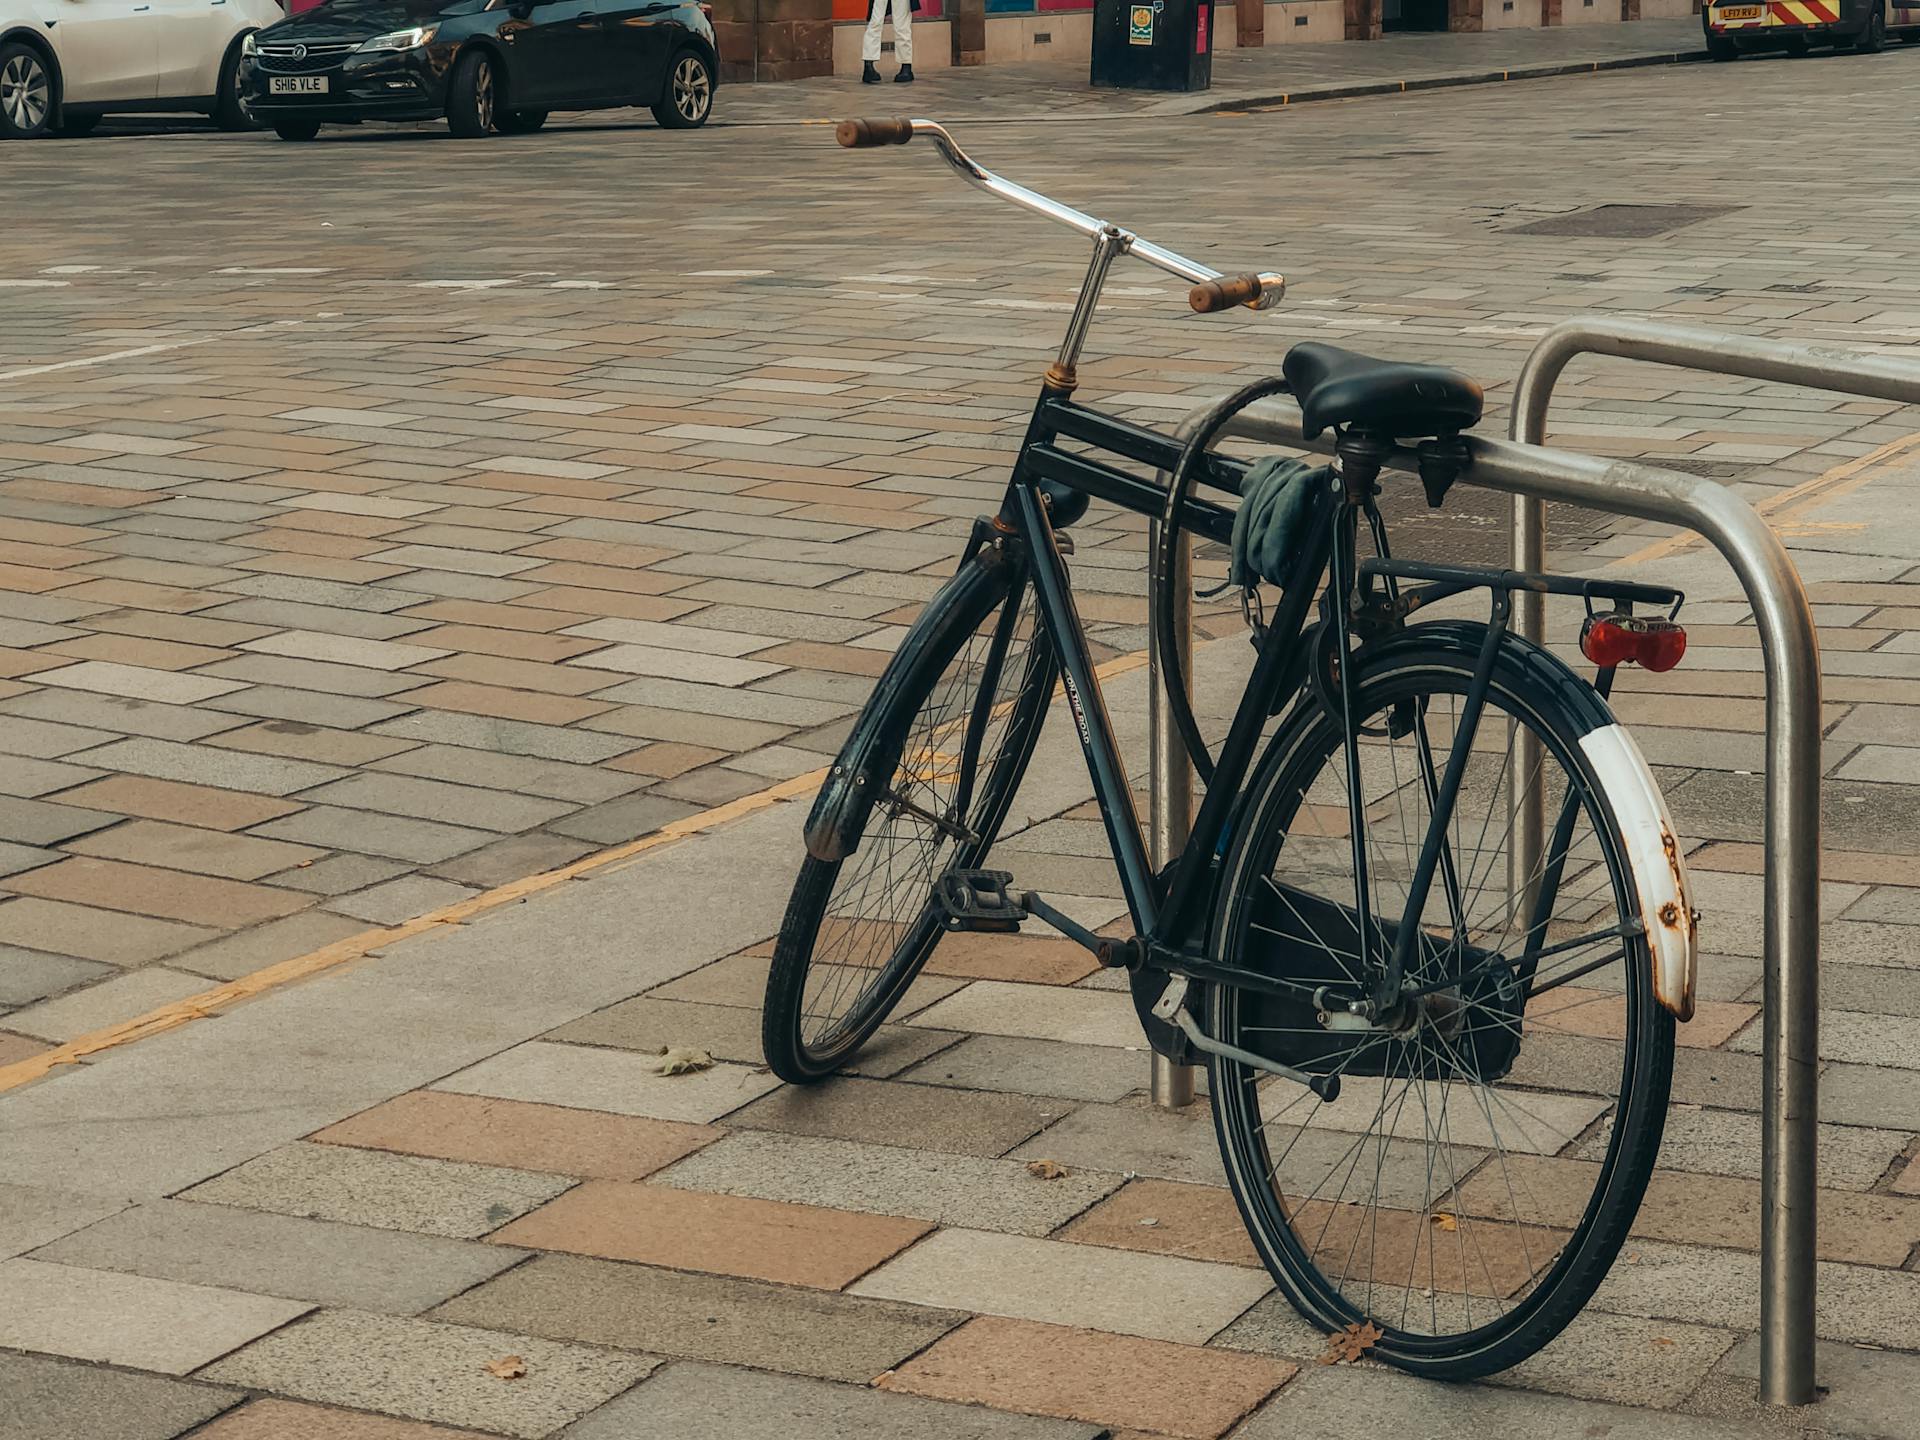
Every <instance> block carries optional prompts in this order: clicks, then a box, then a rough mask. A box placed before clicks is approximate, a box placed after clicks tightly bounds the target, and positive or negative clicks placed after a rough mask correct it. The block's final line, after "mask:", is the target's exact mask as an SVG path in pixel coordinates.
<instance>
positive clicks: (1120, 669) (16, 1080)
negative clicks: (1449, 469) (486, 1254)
mask: <svg viewBox="0 0 1920 1440" xmlns="http://www.w3.org/2000/svg"><path fill="white" fill-rule="evenodd" d="M1146 663H1147V652H1146V651H1144V650H1139V651H1135V652H1134V653H1133V654H1130V655H1119V656H1115V657H1114V658H1113V659H1111V660H1108V661H1106V662H1105V663H1104V664H1101V665H1099V666H1096V667H1095V669H1094V674H1095V675H1097V676H1098V677H1099V678H1100V679H1102V680H1107V679H1111V678H1112V677H1113V676H1116V675H1124V674H1125V673H1126V672H1128V671H1129V670H1137V669H1139V668H1140V667H1141V666H1143V665H1145V664H1146ZM826 774H827V772H826V768H825V767H824V766H823V767H822V768H820V769H818V770H813V771H809V772H808V773H807V774H805V775H796V776H795V777H794V778H793V779H791V780H782V781H781V782H780V783H779V784H777V785H770V786H768V787H767V788H766V789H765V790H759V791H756V792H754V793H753V794H751V795H743V796H741V797H740V798H739V799H738V800H731V801H728V802H727V803H726V804H725V805H718V806H715V807H714V808H713V809H711V810H703V811H701V812H700V813H699V814H697V815H688V816H686V817H684V818H682V819H679V820H675V821H672V822H671V823H669V824H666V825H663V826H661V827H660V828H659V829H658V830H656V831H654V832H653V833H652V834H651V835H644V836H642V837H641V838H640V839H638V840H630V841H628V842H627V843H626V844H624V845H616V846H614V847H613V848H611V849H608V850H601V851H599V852H597V853H596V854H593V855H588V856H586V857H584V858H582V859H579V860H576V861H574V862H573V863H572V864H570V865H563V866H561V867H560V868H559V869H558V870H548V871H546V872H544V873H543V874H539V875H529V876H527V877H526V878H525V879H521V880H513V881H509V882H508V883H507V884H505V885H498V886H495V887H494V888H493V889H491V890H486V891H482V892H481V893H480V894H478V895H471V896H468V897H467V898H466V899H465V900H461V901H458V902H456V903H455V904H452V905H444V906H442V907H441V908H440V909H438V910H430V911H428V912H427V913H426V914H424V915H419V916H416V917H414V918H413V919H411V920H408V921H406V922H405V923H404V924H400V925H393V926H388V927H385V928H382V929H378V930H365V931H362V932H361V933H360V934H358V935H349V936H347V937H346V938H345V939H344V940H336V941H334V942H333V944H331V945H324V946H322V947H321V948H320V949H318V950H313V951H310V952H308V953H307V954H305V955H296V956H294V957H293V958H292V959H291V960H282V961H280V962H279V963H278V964H274V965H268V966H266V967H265V968H264V969H260V970H255V971H253V972H252V973H250V974H247V975H242V976H241V977H240V978H239V979H237V980H229V981H228V982H227V983H226V984H224V985H216V986H215V987H214V988H212V989H211V990H202V991H201V992H200V993H199V994H197V995H189V996H187V997H186V998H185V999H183V1000H176V1001H174V1002H173V1003H171V1004H168V1005H162V1006H161V1007H160V1008H159V1009H157V1010H149V1011H147V1013H146V1014H144V1015H136V1016H135V1017H134V1018H133V1019H131V1020H122V1021H120V1022H119V1023H118V1024H114V1025H108V1026H106V1027H105V1028H103V1029H100V1030H93V1031H89V1032H88V1033H87V1034H85V1035H81V1036H79V1037H77V1038H76V1039H73V1040H69V1041H68V1042H67V1043H66V1044H64V1045H61V1046H59V1047H57V1048H56V1049H52V1050H47V1051H43V1052H42V1053H41V1054H38V1055H32V1056H29V1057H28V1058H27V1059H25V1060H16V1061H15V1062H14V1063H13V1064H11V1065H0V1094H4V1093H5V1092H6V1091H8V1090H14V1089H18V1088H19V1087H20V1086H22V1085H26V1084H30V1083H31V1082H33V1081H35V1080H38V1079H40V1078H41V1077H42V1076H44V1075H46V1074H48V1073H49V1072H51V1071H53V1070H55V1069H57V1068H59V1067H60V1066H62V1065H77V1064H79V1063H80V1062H81V1061H82V1060H83V1059H85V1058H86V1057H87V1056H89V1055H97V1054H99V1053H100V1052H101V1051H103V1050H113V1049H117V1048H118V1047H120V1046H122V1045H131V1044H133V1043H134V1042H135V1041H136V1040H144V1039H146V1038H147V1037H148V1036H150V1035H160V1034H164V1033H165V1032H167V1031H168V1030H175V1029H178V1028H179V1027H180V1026H182V1025H186V1024H189V1023H191V1022H192V1021H195V1020H207V1019H211V1018H213V1017H214V1016H216V1015H219V1014H222V1013H223V1012H225V1011H226V1010H228V1009H230V1008H232V1007H233V1006H235V1005H238V1004H240V1003H241V1002H242V1001H246V1000H252V999H256V998H257V997H259V996H261V995H265V994H267V993H269V992H271V991H274V990H278V989H280V988H282V987H283V986H286V985H291V984H293V983H294V982H295V981H299V980H306V979H309V978H310V977H312V976H314V975H318V974H321V973H322V972H323V971H327V970H333V969H336V968H338V967H339V966H341V965H345V964H347V963H348V962H349V961H353V960H360V959H363V958H365V957H366V956H367V954H368V953H369V952H371V951H374V950H379V949H383V948H385V947H386V946H389V945H394V944H397V943H398V942H400V941H402V940H406V939H409V938H411V937H412V936H415V935H421V934H424V933H426V932H427V931H429V930H434V929H438V928H439V927H441V926H443V925H460V924H464V923H465V922H467V921H468V920H471V919H473V918H474V917H475V916H478V915H483V914H485V913H486V912H487V911H489V910H495V909H498V908H499V907H500V906H502V905H510V904H513V903H514V902H515V901H519V900H526V899H530V898H531V897H533V896H535V895H538V894H540V893H541V892H543V891H546V890H551V889H553V888H554V887H555V886H556V885H560V884H564V883H565V882H566V881H568V880H572V879H575V878H576V877H578V876H581V875H587V874H591V873H592V872H593V871H596V870H603V869H605V868H606V867H608V866H610V865H618V864H621V863H622V862H626V861H631V860H634V859H636V858H637V857H639V856H641V855H644V854H645V853H646V852H648V851H649V850H657V849H659V848H661V847H662V846H665V845H670V844H673V843H674V842H675V841H678V840H685V839H687V838H689V837H690V836H694V835H701V834H704V833H706V832H707V831H709V830H714V829H717V828H718V827H720V826H722V825H725V824H727V823H728V822H729V821H733V820H739V819H742V818H744V817H745V816H748V815H752V814H754V813H756V812H757V811H760V810H765V809H766V808H767V807H768V806H771V805H777V804H779V803H780V802H781V801H782V800H793V799H798V798H799V797H801V796H803V795H808V794H811V793H812V792H813V791H814V790H817V789H818V788H819V786H820V782H821V781H822V780H823V779H825V778H826Z"/></svg>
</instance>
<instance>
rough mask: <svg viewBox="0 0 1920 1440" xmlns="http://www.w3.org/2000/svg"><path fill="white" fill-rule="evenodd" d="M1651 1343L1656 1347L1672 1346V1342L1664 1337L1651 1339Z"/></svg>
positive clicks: (1659, 1336)
mask: <svg viewBox="0 0 1920 1440" xmlns="http://www.w3.org/2000/svg"><path fill="white" fill-rule="evenodd" d="M1653 1343H1654V1344H1656V1345H1671V1344H1673V1341H1672V1340H1670V1339H1668V1338H1667V1337H1666V1336H1665V1335H1656V1336H1654V1337H1653Z"/></svg>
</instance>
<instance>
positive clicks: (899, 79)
mask: <svg viewBox="0 0 1920 1440" xmlns="http://www.w3.org/2000/svg"><path fill="white" fill-rule="evenodd" d="M893 83H894V84H896V85H911V84H912V83H913V66H911V65H902V66H901V67H900V73H899V74H898V75H896V76H894V77H893Z"/></svg>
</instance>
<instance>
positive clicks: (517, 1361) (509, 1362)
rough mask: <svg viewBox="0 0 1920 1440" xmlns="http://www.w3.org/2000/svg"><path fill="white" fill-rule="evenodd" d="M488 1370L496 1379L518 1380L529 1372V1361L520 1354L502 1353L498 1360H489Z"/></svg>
mask: <svg viewBox="0 0 1920 1440" xmlns="http://www.w3.org/2000/svg"><path fill="white" fill-rule="evenodd" d="M486 1370H487V1373H488V1374H489V1375H491V1376H493V1378H494V1379H496V1380H518V1379H519V1378H520V1377H521V1376H523V1375H525V1374H526V1373H527V1362H526V1361H525V1360H522V1359H521V1358H520V1357H519V1356H518V1355H502V1356H501V1357H500V1358H499V1359H498V1360H489V1361H488V1362H487V1365H486Z"/></svg>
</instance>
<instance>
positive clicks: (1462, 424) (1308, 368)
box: [1280, 341, 1486, 440]
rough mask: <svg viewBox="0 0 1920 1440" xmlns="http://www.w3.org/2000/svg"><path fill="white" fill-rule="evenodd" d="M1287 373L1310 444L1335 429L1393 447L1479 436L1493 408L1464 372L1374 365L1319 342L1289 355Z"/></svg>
mask: <svg viewBox="0 0 1920 1440" xmlns="http://www.w3.org/2000/svg"><path fill="white" fill-rule="evenodd" d="M1280 369H1281V373H1282V374H1284V375H1285V376H1286V377H1287V384H1288V385H1289V386H1290V387H1291V388H1292V390H1293V394H1294V398H1295V399H1296V400H1298V401H1299V402H1300V418H1301V421H1302V422H1303V423H1302V426H1301V428H1302V429H1303V430H1304V431H1305V432H1306V438H1307V439H1309V440H1311V439H1313V438H1314V437H1315V436H1316V435H1318V434H1319V433H1320V432H1321V431H1322V430H1325V429H1326V428H1327V427H1328V426H1330V425H1353V426H1357V427H1358V428H1360V429H1362V430H1370V431H1373V432H1375V433H1376V434H1380V435H1384V436H1387V437H1389V438H1391V439H1394V440H1401V439H1413V438H1426V437H1429V436H1435V435H1451V434H1454V433H1455V432H1457V431H1461V430H1469V429H1472V428H1473V426H1474V424H1475V423H1476V422H1477V421H1478V420H1479V419H1480V411H1481V407H1482V406H1483V405H1485V403H1486V396H1484V395H1483V394H1482V393H1481V391H1480V386H1479V384H1478V383H1477V382H1475V381H1474V380H1472V379H1470V378H1469V377H1467V376H1465V375H1462V374H1461V373H1460V372H1459V371H1458V370H1448V369H1446V368H1445V367H1444V366H1440V365H1404V364H1402V363H1401V362H1399V361H1398V360H1375V359H1373V358H1372V357H1371V356H1367V355H1356V354H1355V353H1354V352H1353V351H1351V350H1342V349H1340V348H1339V347H1338V346H1334V345H1318V344H1315V343H1313V342H1312V341H1308V342H1306V343H1304V344H1300V345H1296V346H1294V347H1293V348H1292V349H1291V350H1289V351H1288V352H1287V358H1286V359H1285V360H1284V361H1282V362H1281V366H1280Z"/></svg>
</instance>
